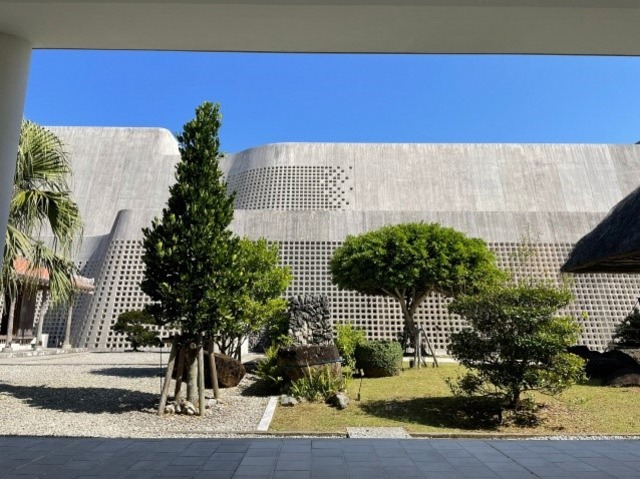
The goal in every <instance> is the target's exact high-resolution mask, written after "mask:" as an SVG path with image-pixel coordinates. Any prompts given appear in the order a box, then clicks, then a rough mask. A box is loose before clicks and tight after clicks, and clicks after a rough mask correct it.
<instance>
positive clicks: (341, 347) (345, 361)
mask: <svg viewBox="0 0 640 479" xmlns="http://www.w3.org/2000/svg"><path fill="white" fill-rule="evenodd" d="M366 340H367V336H366V333H365V332H364V331H363V330H362V329H358V328H354V327H353V326H351V325H350V324H338V325H337V326H336V346H337V347H338V351H339V352H340V356H342V366H343V368H344V369H343V373H345V374H346V375H352V374H353V372H354V371H355V369H356V347H357V346H358V344H361V343H364V342H365V341H366Z"/></svg>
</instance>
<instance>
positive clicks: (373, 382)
mask: <svg viewBox="0 0 640 479" xmlns="http://www.w3.org/2000/svg"><path fill="white" fill-rule="evenodd" d="M461 372H462V368H461V367H460V366H457V365H454V364H444V365H441V366H440V367H439V368H431V367H428V368H422V369H420V370H415V369H412V370H405V371H404V372H403V373H402V374H401V375H400V376H397V377H390V378H380V379H373V378H372V379H364V380H363V382H362V389H361V401H359V402H357V401H355V398H356V397H357V395H358V388H359V387H360V380H359V379H354V380H353V381H352V382H351V383H350V385H349V396H350V397H351V399H352V402H351V404H350V405H349V407H348V408H347V409H346V410H343V411H339V410H337V409H335V408H331V407H329V406H327V405H325V404H316V403H313V404H312V403H306V404H299V405H297V406H295V407H278V409H277V410H276V413H275V417H274V419H273V422H272V423H271V428H270V431H274V432H285V431H305V432H335V433H344V432H346V428H347V427H394V426H395V427H397V426H400V427H404V428H405V429H407V431H409V432H410V433H414V434H419V433H489V434H504V433H516V434H544V435H568V434H585V435H590V434H614V435H615V434H633V433H638V432H639V431H640V415H638V413H637V410H638V405H639V404H640V388H611V387H602V386H599V385H597V384H596V383H595V382H589V383H585V384H580V385H577V386H574V387H572V388H570V389H569V390H568V391H566V392H565V393H563V394H562V395H560V396H558V397H555V398H554V397H550V396H545V395H541V394H538V395H537V396H536V401H537V402H538V403H541V404H543V407H542V408H541V409H540V410H539V414H538V415H539V417H540V419H541V422H540V424H538V425H535V426H528V427H521V426H516V425H509V426H496V424H495V423H496V420H497V418H496V417H492V412H491V411H485V412H486V414H484V413H483V409H482V407H481V405H477V406H476V405H474V404H473V402H472V401H470V400H465V399H459V398H455V397H453V396H452V395H451V392H450V390H449V387H448V386H447V384H446V382H445V378H447V377H452V378H456V377H457V376H458V375H459V374H460V373H461ZM465 410H466V411H467V412H466V413H465V412H464V411H465ZM474 412H475V413H477V414H475V415H474V414H473V413H474ZM469 413H471V414H469Z"/></svg>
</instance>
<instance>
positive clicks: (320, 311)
mask: <svg viewBox="0 0 640 479" xmlns="http://www.w3.org/2000/svg"><path fill="white" fill-rule="evenodd" d="M288 314H289V337H291V338H292V339H293V343H294V344H295V345H296V346H305V345H319V346H320V345H330V344H332V343H333V326H332V322H331V311H330V309H329V299H328V298H327V297H326V296H324V295H320V296H313V295H310V294H305V295H299V296H293V297H291V298H289V310H288Z"/></svg>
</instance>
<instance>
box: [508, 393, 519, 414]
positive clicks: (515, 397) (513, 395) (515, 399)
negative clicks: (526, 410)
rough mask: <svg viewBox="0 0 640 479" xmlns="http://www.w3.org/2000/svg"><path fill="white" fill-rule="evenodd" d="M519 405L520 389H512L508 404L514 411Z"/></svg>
mask: <svg viewBox="0 0 640 479" xmlns="http://www.w3.org/2000/svg"><path fill="white" fill-rule="evenodd" d="M519 405H520V389H512V390H511V403H510V404H509V407H510V408H511V409H513V410H514V411H517V410H518V406H519Z"/></svg>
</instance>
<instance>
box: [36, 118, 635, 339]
mask: <svg viewBox="0 0 640 479" xmlns="http://www.w3.org/2000/svg"><path fill="white" fill-rule="evenodd" d="M54 131H56V133H58V134H59V135H60V136H61V137H62V138H63V139H64V140H65V141H66V142H67V143H68V145H69V148H70V151H71V153H72V155H73V161H74V167H75V171H76V175H75V180H74V191H76V195H77V198H78V201H79V204H80V208H81V212H82V214H83V216H84V218H85V221H86V224H87V226H86V229H85V235H86V236H85V240H84V242H83V246H82V249H81V251H80V252H79V254H78V257H77V259H78V262H79V264H80V265H81V267H82V271H83V274H84V275H86V276H90V277H95V278H96V285H97V288H96V294H95V295H94V296H92V297H88V296H85V297H82V298H80V299H79V301H78V306H77V308H76V314H75V316H74V323H73V328H72V337H73V340H72V342H73V344H74V346H77V347H89V348H98V349H112V348H116V349H118V348H122V347H124V346H125V345H126V343H125V342H124V340H123V338H121V337H117V336H115V335H114V334H113V333H112V332H111V330H110V328H111V325H112V324H113V323H114V322H115V319H116V318H117V316H118V314H120V313H121V312H124V311H127V310H129V309H137V308H141V307H142V306H143V305H144V304H146V302H147V301H148V299H147V298H146V297H145V296H144V295H143V294H142V293H141V292H140V290H139V288H138V286H137V285H138V282H139V281H140V279H141V278H142V274H143V268H142V263H141V262H140V256H141V254H142V249H141V245H140V239H141V232H140V231H141V228H142V227H145V226H148V225H149V224H150V221H151V219H152V218H153V217H154V216H155V215H158V214H159V213H160V211H161V209H162V207H163V206H164V204H165V201H166V199H167V197H168V187H169V185H170V184H171V182H172V181H173V170H174V165H175V163H176V162H177V161H178V160H179V155H178V151H177V144H176V143H175V140H174V139H173V137H172V136H171V135H170V134H169V133H168V132H166V131H164V130H156V129H126V128H116V129H111V128H110V129H100V128H55V129H54ZM221 166H222V168H223V170H224V171H225V173H226V175H227V178H228V182H229V188H230V190H233V191H236V195H237V196H236V213H235V219H234V222H233V224H232V228H233V230H234V231H235V232H237V233H238V234H241V235H246V236H248V237H250V238H258V237H265V238H267V239H268V240H270V241H273V242H276V243H278V244H279V245H280V249H281V257H282V261H283V263H285V264H288V265H290V266H291V268H292V270H293V272H294V276H295V279H294V282H293V284H292V285H291V287H290V289H289V291H288V293H289V294H302V293H314V294H318V293H323V294H326V295H328V296H329V298H330V300H331V303H332V311H333V315H334V320H336V321H345V322H352V323H354V324H356V325H358V326H360V327H363V328H365V329H366V330H367V331H368V334H369V336H370V337H372V338H392V337H395V336H396V334H397V333H398V331H400V329H401V324H402V322H401V314H400V310H399V308H398V307H397V305H396V304H395V303H394V302H393V301H392V300H388V299H385V298H371V297H364V296H362V295H358V294H356V293H354V292H348V291H338V290H337V289H336V288H335V287H333V286H332V284H331V278H330V276H329V273H328V262H329V260H330V258H331V255H332V253H333V251H334V249H335V248H336V247H338V246H339V245H340V244H341V242H342V241H343V240H344V238H345V237H346V235H348V234H359V233H362V232H365V231H370V230H373V229H376V228H379V227H380V226H383V225H386V224H393V223H400V222H408V221H425V222H439V223H441V224H443V225H447V226H451V227H454V228H456V229H459V230H461V231H463V232H465V233H467V234H469V235H471V236H476V237H481V238H483V239H485V240H486V241H487V242H488V243H489V246H490V247H491V248H492V250H493V251H494V252H495V253H496V256H497V258H498V262H499V263H500V265H501V266H502V267H505V268H508V269H511V270H513V271H515V272H516V273H519V274H523V273H526V274H528V273H533V274H536V275H540V276H546V277H550V278H555V279H557V271H558V270H559V267H560V264H561V263H562V262H563V260H564V258H565V257H566V255H567V254H568V252H569V250H570V248H571V246H572V245H573V244H574V243H575V241H577V240H578V239H579V238H580V237H581V236H582V235H584V234H585V233H586V232H587V231H589V230H591V229H592V228H593V227H594V226H595V225H596V224H597V223H598V222H599V221H600V219H601V218H602V217H603V216H604V214H605V213H606V212H607V211H608V210H609V209H610V208H611V207H612V206H613V205H614V204H615V203H616V202H618V201H619V200H620V199H621V198H622V197H623V196H624V195H626V194H627V193H628V192H630V191H631V190H632V189H634V188H635V187H636V186H637V185H636V184H635V180H634V179H635V178H638V177H639V176H640V175H639V173H640V147H638V146H635V145H631V146H628V145H499V144H498V145H472V144H468V145H463V144H454V145H446V144H443V145H438V144H322V143H320V144H316V143H313V144H312V143H300V144H296V143H286V144H275V145H266V146H262V147H257V148H252V149H250V150H246V151H243V152H240V153H238V154H235V155H229V156H228V157H226V158H225V159H224V160H223V161H222V165H221ZM523 239H527V241H529V242H530V243H531V246H532V247H533V249H534V250H535V251H536V253H537V254H536V256H535V259H534V260H533V261H532V262H531V263H530V264H522V263H519V262H518V261H517V260H516V256H517V255H516V253H517V251H518V249H519V248H520V242H521V241H522V240H523ZM573 289H574V293H575V295H576V298H577V300H576V302H575V304H574V305H572V306H571V307H570V308H569V309H568V312H569V313H570V314H572V315H573V316H575V317H576V318H577V319H578V320H579V321H580V322H581V324H582V326H583V341H584V342H585V343H587V344H589V345H591V346H594V347H598V348H603V347H605V346H606V343H607V342H608V340H609V338H610V335H611V331H612V329H613V327H614V326H615V324H616V323H617V322H618V321H619V320H621V319H622V318H623V317H624V316H625V315H626V314H627V312H628V311H629V309H630V308H631V306H632V305H633V303H634V302H635V297H636V295H637V293H638V291H639V290H640V280H638V279H636V277H630V276H624V275H618V276H612V275H599V276H593V275H586V276H581V277H578V278H577V279H576V281H575V282H574V285H573ZM418 318H419V320H420V321H422V322H423V323H424V324H425V325H426V329H427V331H428V333H429V334H430V336H431V339H432V340H433V342H434V343H435V345H436V348H437V349H438V350H439V351H444V350H445V348H446V341H447V337H448V334H449V332H450V331H452V330H457V329H459V328H460V327H462V325H463V323H462V321H461V319H460V318H457V317H455V316H452V315H449V314H448V312H447V311H446V300H443V299H442V298H439V297H436V296H433V297H430V298H428V300H427V301H426V302H425V304H424V306H423V307H422V308H420V310H419V311H418ZM63 324H64V321H63V314H59V313H56V312H55V311H54V312H52V313H51V314H50V315H49V317H48V320H47V323H46V328H45V329H46V330H47V331H48V332H49V333H50V337H52V341H53V340H55V337H56V335H59V334H61V332H62V327H63Z"/></svg>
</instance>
